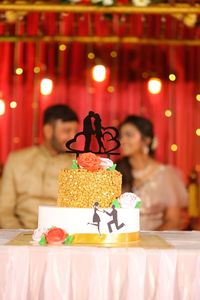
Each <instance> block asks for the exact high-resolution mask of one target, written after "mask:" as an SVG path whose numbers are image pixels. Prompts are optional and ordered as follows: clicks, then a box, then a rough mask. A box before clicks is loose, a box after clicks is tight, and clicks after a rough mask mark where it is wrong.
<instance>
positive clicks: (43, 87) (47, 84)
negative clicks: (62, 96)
mask: <svg viewBox="0 0 200 300" xmlns="http://www.w3.org/2000/svg"><path fill="white" fill-rule="evenodd" d="M52 90H53V81H52V80H51V79H48V78H44V79H42V81H41V83H40V92H41V94H42V95H45V96H47V95H50V94H51V92H52Z"/></svg>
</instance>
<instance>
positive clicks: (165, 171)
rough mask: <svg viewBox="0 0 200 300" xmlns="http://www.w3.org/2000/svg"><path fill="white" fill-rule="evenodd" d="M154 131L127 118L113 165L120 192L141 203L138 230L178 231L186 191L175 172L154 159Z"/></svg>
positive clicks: (147, 124) (145, 122)
mask: <svg viewBox="0 0 200 300" xmlns="http://www.w3.org/2000/svg"><path fill="white" fill-rule="evenodd" d="M154 139H155V138H154V130H153V125H152V123H151V122H150V121H149V120H148V119H146V118H143V117H140V116H135V115H131V116H128V117H127V118H126V119H125V120H124V121H123V122H122V124H121V126H120V142H121V152H122V156H123V158H122V159H121V160H120V161H118V162H117V169H118V170H119V171H120V172H121V173H122V176H123V179H122V181H123V182H122V188H123V192H134V193H135V194H137V195H138V196H139V197H140V198H141V200H142V207H141V229H142V230H175V229H180V215H181V208H182V207H186V206H187V191H186V188H185V185H184V183H183V181H182V179H181V176H180V174H179V173H178V171H177V170H176V169H175V168H173V167H172V166H169V165H164V164H161V163H160V162H158V161H157V160H156V159H155V158H154V147H153V143H154Z"/></svg>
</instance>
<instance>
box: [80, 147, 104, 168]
mask: <svg viewBox="0 0 200 300" xmlns="http://www.w3.org/2000/svg"><path fill="white" fill-rule="evenodd" d="M77 163H78V165H79V166H80V167H82V168H84V169H86V170H88V171H92V172H93V171H97V170H99V169H101V166H100V164H101V160H100V158H99V157H98V156H97V155H95V154H94V153H91V152H89V153H83V154H81V155H80V156H79V157H78V158H77Z"/></svg>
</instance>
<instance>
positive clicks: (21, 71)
mask: <svg viewBox="0 0 200 300" xmlns="http://www.w3.org/2000/svg"><path fill="white" fill-rule="evenodd" d="M23 72H24V70H23V69H22V68H17V69H16V70H15V73H16V74H17V75H22V74H23Z"/></svg>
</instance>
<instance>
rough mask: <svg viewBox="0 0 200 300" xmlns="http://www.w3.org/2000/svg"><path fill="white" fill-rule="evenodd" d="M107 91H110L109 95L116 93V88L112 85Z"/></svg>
mask: <svg viewBox="0 0 200 300" xmlns="http://www.w3.org/2000/svg"><path fill="white" fill-rule="evenodd" d="M107 91H108V93H114V91H115V88H114V86H112V85H110V86H108V88H107Z"/></svg>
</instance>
